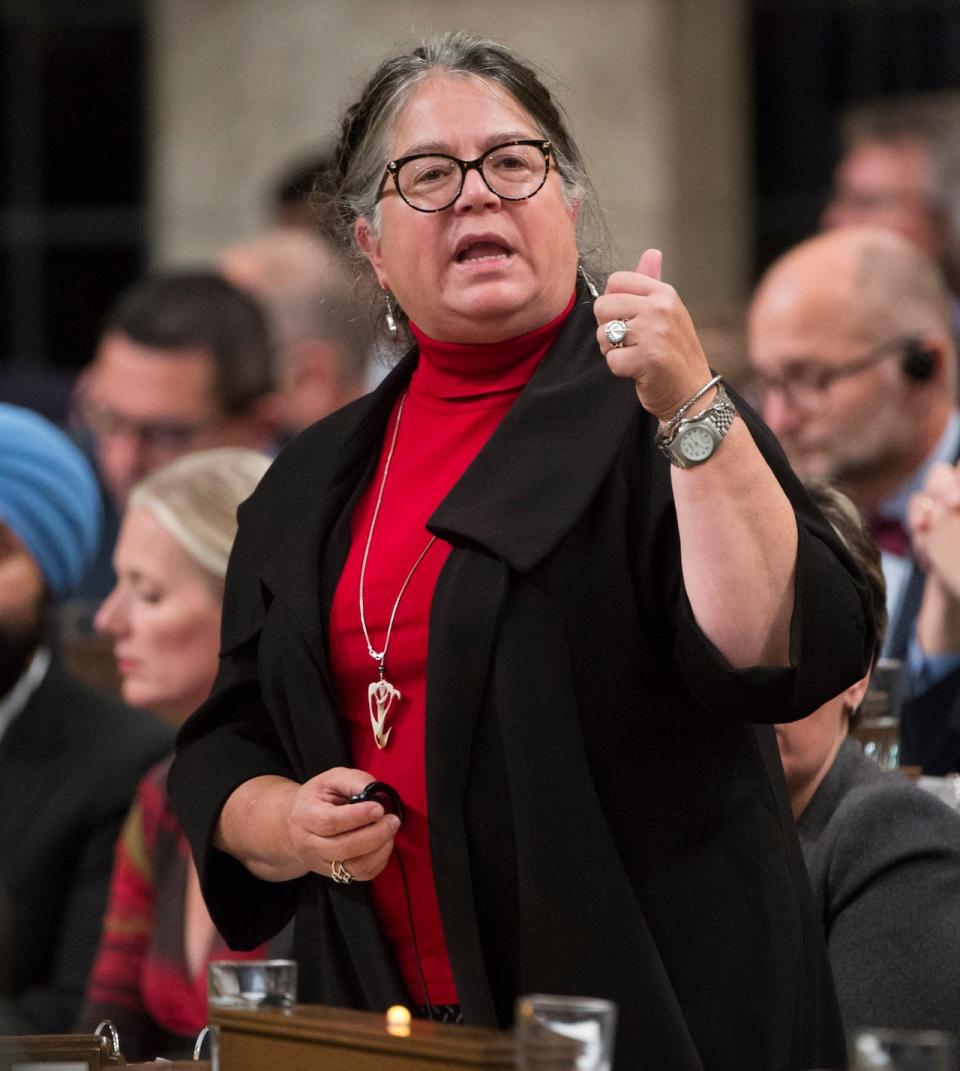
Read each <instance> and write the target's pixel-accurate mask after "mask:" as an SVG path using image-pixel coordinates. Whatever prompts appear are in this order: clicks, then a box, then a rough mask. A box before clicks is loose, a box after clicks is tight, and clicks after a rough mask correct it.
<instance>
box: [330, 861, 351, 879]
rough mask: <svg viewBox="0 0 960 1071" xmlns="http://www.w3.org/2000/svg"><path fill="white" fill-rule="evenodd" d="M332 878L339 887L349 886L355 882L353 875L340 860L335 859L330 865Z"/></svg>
mask: <svg viewBox="0 0 960 1071" xmlns="http://www.w3.org/2000/svg"><path fill="white" fill-rule="evenodd" d="M330 877H331V878H333V880H334V881H335V882H336V883H337V884H338V885H349V884H350V882H351V881H353V875H352V874H351V873H350V871H349V870H347V868H346V867H345V866H344V865H343V863H342V862H341V861H340V860H339V859H334V861H333V862H332V863H331V864H330Z"/></svg>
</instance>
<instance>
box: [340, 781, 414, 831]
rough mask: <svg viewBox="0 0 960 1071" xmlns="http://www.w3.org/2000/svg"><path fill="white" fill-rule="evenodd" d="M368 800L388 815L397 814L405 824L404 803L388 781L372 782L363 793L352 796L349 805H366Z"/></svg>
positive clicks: (348, 801)
mask: <svg viewBox="0 0 960 1071" xmlns="http://www.w3.org/2000/svg"><path fill="white" fill-rule="evenodd" d="M367 800H373V801H374V802H375V803H379V804H380V806H381V807H382V808H383V809H384V811H386V812H387V814H395V815H396V816H397V818H399V819H400V821H401V822H403V817H404V811H403V801H402V800H401V799H400V793H399V792H397V790H396V789H395V788H394V787H393V785H388V784H387V782H386V781H371V782H370V784H369V785H365V786H364V787H363V789H362V791H360V792H358V793H357V794H356V795H355V796H351V797H350V798H349V799H348V800H347V803H366V802H367Z"/></svg>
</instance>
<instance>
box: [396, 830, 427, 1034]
mask: <svg viewBox="0 0 960 1071" xmlns="http://www.w3.org/2000/svg"><path fill="white" fill-rule="evenodd" d="M393 854H394V855H395V856H396V857H397V866H398V867H399V868H400V880H401V881H402V882H403V896H404V899H405V901H406V904H407V920H408V921H409V923H410V937H411V939H412V941H413V958H414V959H415V960H416V961H417V974H418V975H419V976H420V985H421V986H423V1000H424V1004H425V1005H426V1009H427V1014H428V1015H429V1016H430V1018H431V1019H433V1017H434V1007H433V1005H432V1004H431V1003H430V994H429V992H428V991H427V979H426V976H425V975H424V973H423V963H422V962H421V960H420V946H419V945H418V944H417V927H416V925H415V924H414V921H413V904H412V903H411V902H410V886H409V885H408V884H407V870H406V867H404V865H403V856H402V855H401V854H400V846H399V845H398V844H396V843H395V844H394V846H393Z"/></svg>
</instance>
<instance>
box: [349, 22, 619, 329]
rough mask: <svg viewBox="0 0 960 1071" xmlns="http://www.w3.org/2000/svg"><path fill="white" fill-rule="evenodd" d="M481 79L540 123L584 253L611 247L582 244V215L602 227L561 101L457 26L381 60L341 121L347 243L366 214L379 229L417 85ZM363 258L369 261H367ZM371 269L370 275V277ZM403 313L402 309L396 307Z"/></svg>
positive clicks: (527, 68)
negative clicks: (398, 139) (396, 144)
mask: <svg viewBox="0 0 960 1071" xmlns="http://www.w3.org/2000/svg"><path fill="white" fill-rule="evenodd" d="M438 73H440V74H444V73H445V74H450V75H453V76H473V77H477V78H483V79H486V80H488V81H490V82H493V83H495V84H496V85H499V86H501V87H502V88H503V89H505V90H506V91H507V92H508V93H510V95H511V96H512V97H514V99H515V100H516V101H517V102H518V103H519V104H520V105H521V107H523V108H524V109H525V110H526V111H527V112H528V113H529V115H530V116H531V118H532V119H533V121H534V122H535V123H536V124H537V127H538V128H539V130H540V132H541V133H542V135H543V137H545V138H548V139H549V140H550V142H551V144H552V146H553V149H552V157H553V163H554V166H555V167H556V170H557V172H558V174H559V176H560V179H561V182H562V184H563V189H564V192H565V195H566V197H567V199H568V201H570V202H571V203H575V204H579V205H580V206H581V211H580V215H579V218H578V231H579V234H578V245H579V246H580V252H581V257H583V258H586V257H588V256H591V255H592V254H593V253H594V252H595V251H599V249H600V248H602V247H603V246H604V245H605V242H604V241H603V239H602V237H601V238H599V239H598V240H596V241H595V242H594V243H592V245H591V248H590V249H589V250H587V249H585V248H584V220H585V219H589V220H590V223H591V224H592V225H593V226H594V227H595V228H596V230H597V231H598V233H599V232H600V231H601V230H602V224H600V222H599V215H598V214H597V213H596V212H594V211H593V210H592V209H593V206H592V201H593V191H592V188H591V186H590V181H589V179H588V178H587V174H586V170H585V168H584V164H583V159H582V157H581V155H580V150H579V149H578V148H577V145H576V143H575V142H574V140H573V138H572V137H571V135H570V132H569V130H568V129H567V124H566V121H565V119H564V116H563V113H562V111H561V108H560V107H559V105H558V104H557V103H556V102H555V101H554V99H553V97H552V96H551V94H550V91H549V90H548V89H547V87H546V86H545V85H544V83H543V81H542V80H541V78H540V75H539V74H538V72H537V70H536V69H535V68H534V67H533V65H532V64H530V63H528V62H527V61H526V60H524V59H522V58H521V57H520V56H519V55H517V53H515V52H513V51H512V50H511V49H509V48H507V47H506V46H504V45H501V44H498V43H497V42H496V41H491V40H488V39H485V38H482V37H478V36H475V35H473V34H470V33H466V32H463V31H451V32H448V33H444V34H440V35H438V36H436V37H432V38H430V39H429V40H426V41H424V42H423V43H422V44H420V45H418V46H417V47H416V48H414V49H412V50H411V51H409V52H405V53H402V54H401V55H397V56H393V57H391V58H389V59H386V60H384V61H383V63H381V64H380V66H379V67H378V68H377V70H376V71H375V72H374V74H373V76H372V77H371V78H370V80H369V81H368V82H367V84H366V85H365V86H364V88H363V91H362V93H361V95H360V99H359V100H358V101H357V102H356V103H355V104H353V105H352V106H351V107H350V108H348V109H347V111H346V113H345V115H344V117H343V120H342V122H341V124H340V139H339V142H338V145H337V148H336V153H335V176H334V183H335V188H334V189H333V190H332V191H331V193H330V195H328V196H329V197H332V201H333V205H332V208H333V213H332V214H333V217H334V219H335V220H336V225H337V228H338V230H339V237H340V240H341V242H342V243H343V246H344V248H352V249H353V250H354V253H355V254H357V256H358V258H359V259H360V260H363V258H362V257H360V256H359V253H358V251H357V250H356V246H355V243H354V237H353V228H354V223H355V222H356V221H357V220H358V219H361V218H362V219H367V220H369V221H370V223H371V225H372V226H373V227H374V228H375V229H378V228H379V223H380V212H379V205H378V203H377V193H378V191H379V189H380V185H381V183H382V182H383V177H384V169H385V167H386V163H387V160H388V158H389V157H388V142H389V136H390V130H391V128H392V126H393V123H394V121H395V120H396V118H397V116H398V114H399V113H400V111H401V109H402V108H403V107H404V105H405V104H406V103H407V101H408V100H409V99H410V97H411V96H412V95H413V93H414V92H415V90H416V89H417V87H418V86H419V85H420V84H421V83H422V82H423V81H425V80H426V79H427V78H429V77H430V76H431V75H434V74H438ZM363 263H364V264H365V261H363ZM372 274H373V273H372V271H371V270H369V269H367V275H368V277H369V278H372ZM398 311H399V313H400V316H399V317H398V318H402V310H398Z"/></svg>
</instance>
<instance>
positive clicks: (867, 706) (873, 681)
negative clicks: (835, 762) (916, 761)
mask: <svg viewBox="0 0 960 1071" xmlns="http://www.w3.org/2000/svg"><path fill="white" fill-rule="evenodd" d="M903 688H904V675H903V663H902V662H901V661H899V659H896V658H881V659H880V660H879V661H878V662H877V665H876V666H875V668H874V670H873V675H872V676H871V678H870V687H869V688H868V689H867V694H866V696H865V697H864V700H863V703H862V704H861V706H860V711H859V713H858V715H857V717H856V720H855V721H854V724H853V727H852V730H851V732H852V734H853V736H854V738H855V739H856V740H857V741H858V742H859V744H860V747H861V748H862V749H863V753H864V755H867V756H869V757H870V758H872V759H874V760H875V761H876V763H877V765H878V766H879V767H880V769H881V770H895V769H896V768H897V767H898V766H899V765H900V706H901V704H902V702H903Z"/></svg>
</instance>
